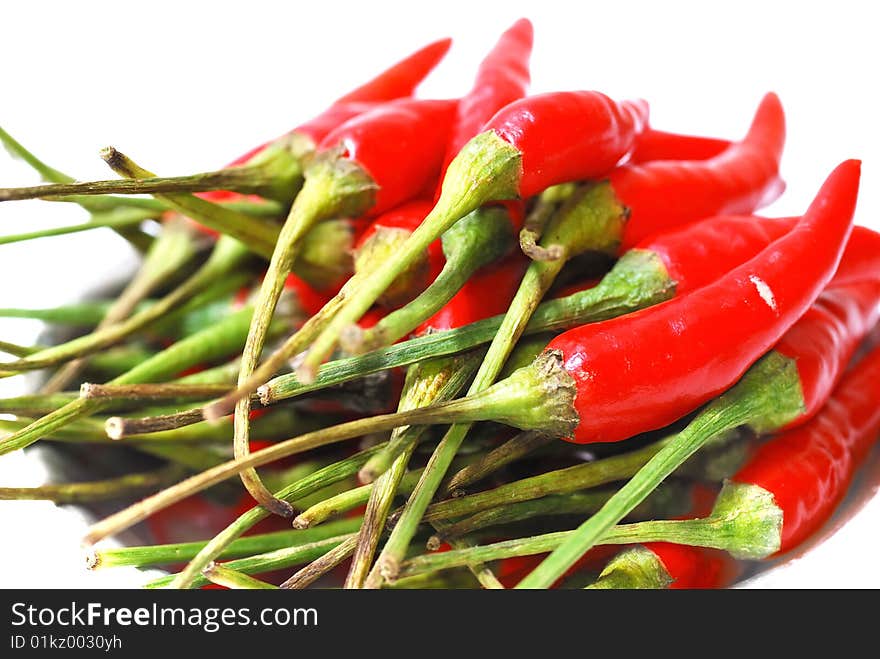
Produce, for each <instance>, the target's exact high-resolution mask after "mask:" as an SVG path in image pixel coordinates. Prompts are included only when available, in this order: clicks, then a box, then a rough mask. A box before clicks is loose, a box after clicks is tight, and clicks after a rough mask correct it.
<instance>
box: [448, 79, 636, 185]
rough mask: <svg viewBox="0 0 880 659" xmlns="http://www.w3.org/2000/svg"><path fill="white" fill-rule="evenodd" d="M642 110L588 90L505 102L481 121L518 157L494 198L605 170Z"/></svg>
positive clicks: (624, 147) (626, 146)
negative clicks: (509, 185)
mask: <svg viewBox="0 0 880 659" xmlns="http://www.w3.org/2000/svg"><path fill="white" fill-rule="evenodd" d="M646 115H647V104H646V103H644V102H630V101H624V102H623V103H615V102H614V101H612V100H611V99H610V98H608V97H607V96H605V95H604V94H600V93H599V92H592V91H590V92H587V91H582V92H553V93H549V94H540V95H538V96H530V97H529V98H525V99H522V100H521V101H517V102H515V103H511V104H510V105H508V106H507V107H505V108H504V109H502V110H501V111H499V112H498V114H496V115H495V116H494V117H492V119H491V120H490V121H489V122H488V123H487V124H486V126H485V130H486V131H487V132H491V133H493V134H494V135H495V138H494V139H497V138H500V139H501V140H502V141H503V142H505V143H506V144H507V145H509V146H512V147H513V149H514V151H515V153H516V156H515V157H518V158H519V159H520V163H519V169H520V171H519V172H517V173H518V174H519V177H518V179H517V180H516V188H515V190H514V191H513V194H510V193H508V195H506V196H504V197H500V198H502V199H503V198H508V197H514V196H518V197H531V196H532V195H535V194H537V193H539V192H541V191H543V190H545V189H546V188H549V187H550V186H552V185H556V184H557V183H565V182H567V181H579V180H583V179H592V178H598V177H601V176H605V175H606V174H607V173H608V172H610V171H611V169H612V167H614V165H615V164H617V163H618V162H619V161H620V160H621V159H622V158H624V157H626V156H627V155H629V153H630V152H631V151H632V149H633V146H634V144H635V140H636V138H637V136H638V134H639V133H640V132H641V131H642V130H643V128H644V123H645V117H646ZM499 148H502V149H503V148H504V147H503V146H502V147H499ZM462 154H467V151H466V150H464V149H462ZM444 187H445V186H444ZM485 201H491V200H490V199H486V200H484V202H485Z"/></svg>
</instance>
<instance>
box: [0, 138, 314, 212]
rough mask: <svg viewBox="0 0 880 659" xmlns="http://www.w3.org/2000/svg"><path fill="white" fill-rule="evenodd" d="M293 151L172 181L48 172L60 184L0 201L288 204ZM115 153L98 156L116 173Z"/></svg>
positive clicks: (273, 150) (270, 152)
mask: <svg viewBox="0 0 880 659" xmlns="http://www.w3.org/2000/svg"><path fill="white" fill-rule="evenodd" d="M6 138H8V139H6V140H4V141H6V142H7V143H8V141H9V140H11V138H9V136H8V135H6ZM19 146H20V145H19ZM293 151H294V148H293V145H290V146H286V145H281V146H275V145H273V146H270V147H268V148H267V149H265V150H264V151H263V152H262V153H260V154H258V155H257V156H255V157H254V158H252V159H251V161H250V162H249V163H248V164H245V165H240V166H236V167H229V168H227V169H221V170H217V171H213V172H205V173H201V174H192V175H188V176H176V177H172V178H160V177H157V176H155V175H153V174H144V175H138V176H136V177H134V178H136V179H138V180H122V181H116V180H114V181H88V182H74V181H73V180H71V179H70V178H69V177H67V176H65V175H63V174H61V172H58V171H57V170H52V169H48V170H47V171H46V172H45V173H46V174H50V175H51V178H50V177H46V178H49V180H53V179H55V180H59V181H60V182H57V183H53V184H49V185H37V186H32V187H28V188H7V189H5V190H0V201H14V200H23V199H37V198H44V197H61V196H67V195H79V196H91V195H101V196H104V195H107V194H123V195H129V194H154V195H162V196H166V195H168V196H175V195H180V194H184V193H192V192H208V191H211V190H231V191H233V192H239V193H241V194H254V195H260V196H264V197H269V198H274V199H278V200H282V201H289V200H290V199H292V198H293V196H294V195H295V194H296V189H297V187H298V185H299V179H300V175H301V166H300V164H299V158H298V157H297V155H296V154H295V153H293ZM118 153H119V152H118V151H116V150H115V149H114V148H113V147H108V148H107V149H104V150H103V151H102V153H101V155H102V157H103V158H104V159H105V160H107V161H108V164H110V165H111V167H113V169H114V170H115V169H116V163H115V161H114V158H116V154H118ZM38 162H39V161H35V159H33V158H32V159H31V160H30V161H29V164H31V165H32V166H36V164H37V163H38ZM39 164H42V163H39ZM120 166H121V165H120ZM41 173H43V172H41Z"/></svg>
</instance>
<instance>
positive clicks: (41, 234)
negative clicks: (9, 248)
mask: <svg viewBox="0 0 880 659" xmlns="http://www.w3.org/2000/svg"><path fill="white" fill-rule="evenodd" d="M155 217H156V213H155V212H152V211H146V210H140V209H136V208H131V209H122V210H120V211H117V212H111V213H106V214H105V215H104V216H99V215H94V216H93V217H92V219H91V220H90V221H88V222H85V223H83V224H72V225H69V226H65V227H54V228H52V229H43V230H42V231H28V232H25V233H17V234H13V235H9V236H0V245H11V244H13V243H21V242H25V241H28V240H36V239H37V238H51V237H53V236H65V235H67V234H70V233H81V232H83V231H91V230H92V229H121V228H125V227H131V226H136V225H138V224H140V223H141V222H143V221H144V220H150V219H154V218H155Z"/></svg>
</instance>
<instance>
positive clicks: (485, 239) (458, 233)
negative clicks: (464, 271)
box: [440, 206, 513, 272]
mask: <svg viewBox="0 0 880 659" xmlns="http://www.w3.org/2000/svg"><path fill="white" fill-rule="evenodd" d="M440 241H441V243H442V244H443V255H444V256H445V257H446V260H447V261H453V260H456V259H460V258H461V256H460V255H461V254H467V255H468V262H467V263H465V264H462V265H465V266H466V267H468V268H469V269H470V271H471V272H473V271H474V270H476V269H477V268H481V267H482V266H484V265H487V264H489V263H493V262H494V261H497V260H498V259H500V258H501V257H502V256H504V255H506V254H507V253H508V252H510V249H511V248H512V247H513V225H512V224H511V220H510V216H509V214H508V213H507V210H505V209H504V208H503V207H500V206H488V207H485V208H478V209H477V210H475V211H472V212H471V213H468V214H467V215H465V216H464V217H463V218H461V219H460V220H459V221H458V222H456V223H455V224H453V225H452V226H451V227H449V228H448V229H447V230H446V231H445V232H444V233H443V236H441V238H440Z"/></svg>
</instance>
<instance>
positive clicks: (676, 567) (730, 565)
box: [644, 542, 740, 590]
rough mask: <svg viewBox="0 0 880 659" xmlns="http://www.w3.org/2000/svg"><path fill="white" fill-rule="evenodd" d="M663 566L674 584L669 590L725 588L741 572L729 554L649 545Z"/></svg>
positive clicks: (647, 546)
mask: <svg viewBox="0 0 880 659" xmlns="http://www.w3.org/2000/svg"><path fill="white" fill-rule="evenodd" d="M644 547H645V548H646V549H649V550H650V551H651V552H652V553H653V554H654V555H655V556H656V557H657V558H658V559H660V563H661V564H662V565H663V568H664V569H665V570H666V573H667V574H668V575H669V578H670V579H672V583H671V584H669V588H670V590H682V589H696V588H704V589H705V588H724V587H725V586H728V585H730V584H731V583H732V582H733V580H734V579H736V576H737V574H738V573H739V572H740V570H739V567H738V565H737V563H736V561H735V560H733V559H732V558H731V557H730V555H729V554H727V553H725V552H722V551H718V550H714V549H704V548H702V547H690V546H688V545H675V544H671V543H668V542H649V543H647V544H645V545H644Z"/></svg>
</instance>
